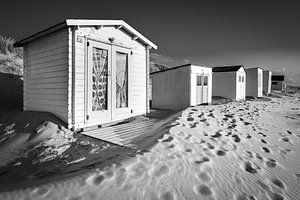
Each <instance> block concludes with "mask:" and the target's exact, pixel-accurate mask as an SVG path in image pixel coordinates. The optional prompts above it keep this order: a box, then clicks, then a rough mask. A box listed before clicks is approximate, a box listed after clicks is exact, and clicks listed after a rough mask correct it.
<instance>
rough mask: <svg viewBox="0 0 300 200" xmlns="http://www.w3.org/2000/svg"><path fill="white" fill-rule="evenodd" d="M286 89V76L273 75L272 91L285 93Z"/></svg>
mask: <svg viewBox="0 0 300 200" xmlns="http://www.w3.org/2000/svg"><path fill="white" fill-rule="evenodd" d="M285 87H286V85H285V83H284V75H272V90H279V91H283V90H284V89H285Z"/></svg>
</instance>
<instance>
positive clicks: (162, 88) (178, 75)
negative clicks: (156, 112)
mask: <svg viewBox="0 0 300 200" xmlns="http://www.w3.org/2000/svg"><path fill="white" fill-rule="evenodd" d="M190 76H191V67H190V66H188V67H181V68H177V69H173V70H167V71H164V72H159V73H154V74H152V75H151V77H152V107H153V108H161V109H171V110H180V109H183V108H186V107H188V106H189V105H190Z"/></svg>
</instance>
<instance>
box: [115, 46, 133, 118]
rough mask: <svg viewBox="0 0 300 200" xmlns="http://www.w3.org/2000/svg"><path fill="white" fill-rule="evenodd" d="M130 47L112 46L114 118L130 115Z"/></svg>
mask: <svg viewBox="0 0 300 200" xmlns="http://www.w3.org/2000/svg"><path fill="white" fill-rule="evenodd" d="M130 55H131V53H130V50H129V49H126V48H122V47H117V46H112V119H113V120H119V119H124V118H127V117H129V116H130V113H131V112H130V109H131V106H130V103H131V90H130V86H131V84H130V82H131V81H130V65H131V59H130V58H131V57H130Z"/></svg>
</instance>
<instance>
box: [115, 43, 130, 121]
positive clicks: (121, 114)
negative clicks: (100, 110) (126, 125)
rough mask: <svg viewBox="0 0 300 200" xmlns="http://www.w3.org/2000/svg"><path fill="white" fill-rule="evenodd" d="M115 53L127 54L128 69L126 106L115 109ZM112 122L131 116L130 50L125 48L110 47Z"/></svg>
mask: <svg viewBox="0 0 300 200" xmlns="http://www.w3.org/2000/svg"><path fill="white" fill-rule="evenodd" d="M117 52H120V53H125V54H127V56H128V57H127V67H128V72H127V73H128V75H127V76H128V91H127V92H128V106H127V107H126V108H116V55H117ZM111 53H112V104H111V105H112V120H120V119H124V118H126V117H129V116H130V114H131V100H132V99H131V50H130V49H128V48H125V47H120V46H114V45H112V51H111Z"/></svg>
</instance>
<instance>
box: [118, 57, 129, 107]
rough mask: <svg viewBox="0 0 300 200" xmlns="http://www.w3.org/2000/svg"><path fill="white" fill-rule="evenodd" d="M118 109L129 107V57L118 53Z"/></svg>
mask: <svg viewBox="0 0 300 200" xmlns="http://www.w3.org/2000/svg"><path fill="white" fill-rule="evenodd" d="M116 107H117V108H126V107H128V55H127V54H126V53H120V52H116Z"/></svg>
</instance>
